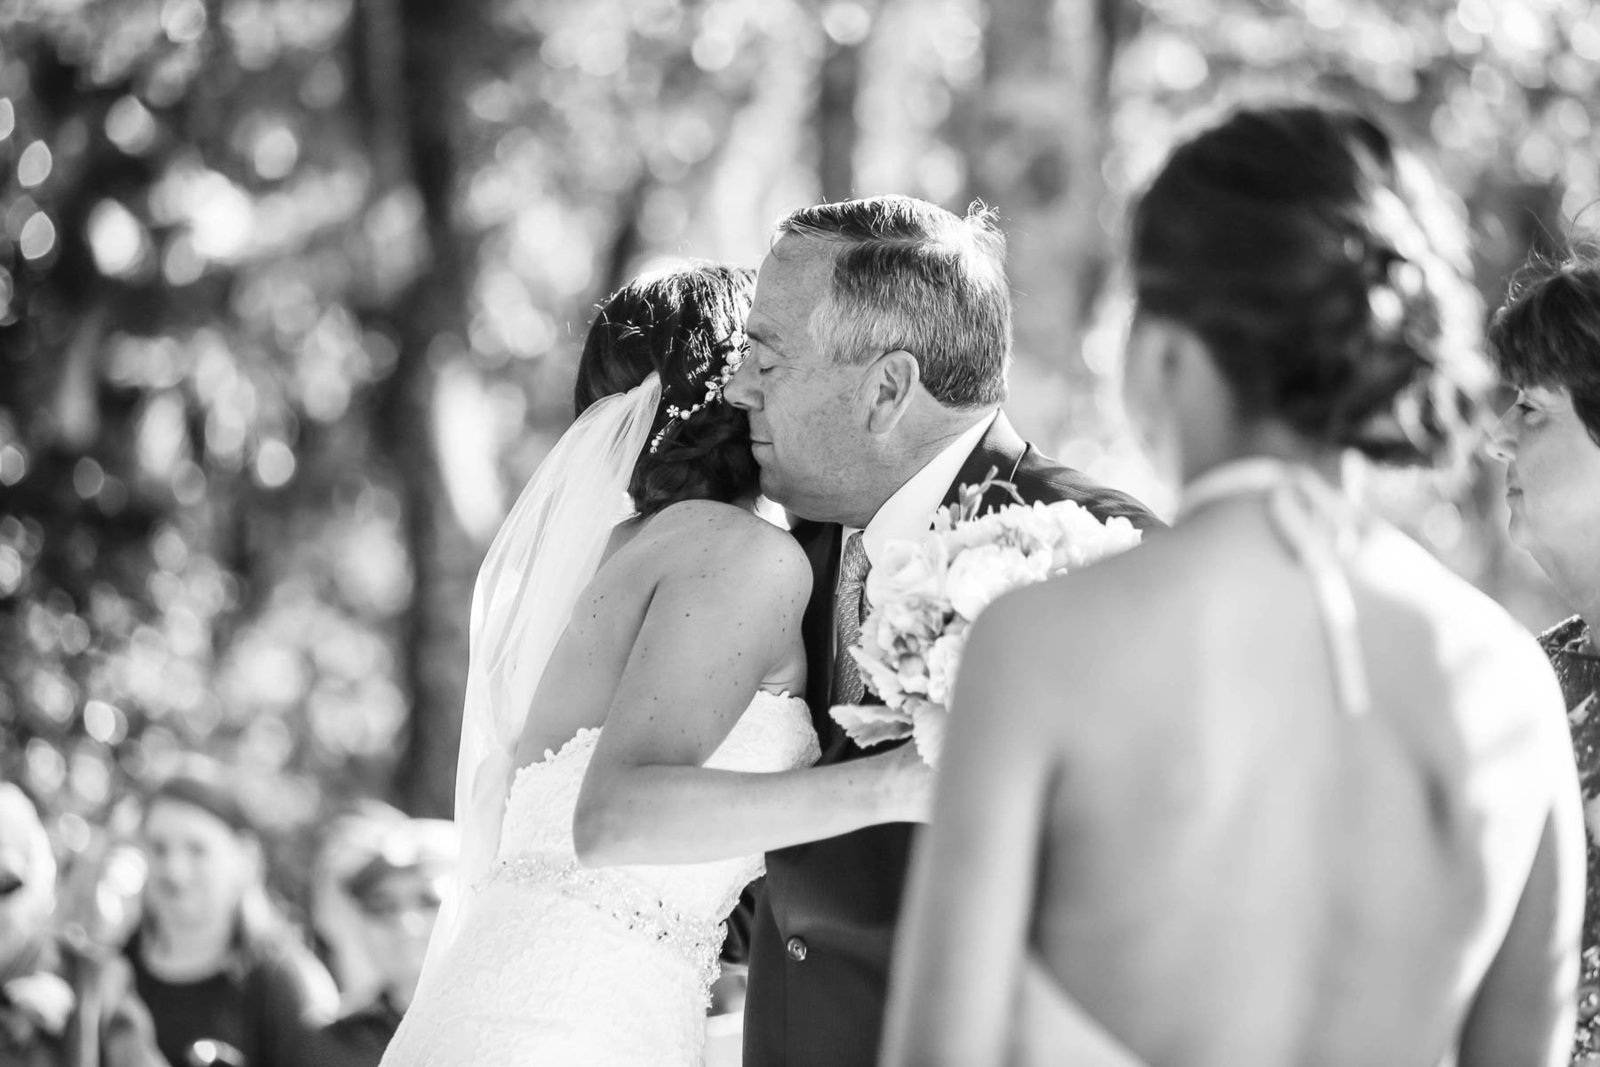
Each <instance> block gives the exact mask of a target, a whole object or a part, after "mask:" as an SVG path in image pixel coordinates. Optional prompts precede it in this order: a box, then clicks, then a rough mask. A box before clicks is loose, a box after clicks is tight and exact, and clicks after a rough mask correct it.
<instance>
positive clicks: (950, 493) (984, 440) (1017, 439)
mask: <svg viewBox="0 0 1600 1067" xmlns="http://www.w3.org/2000/svg"><path fill="white" fill-rule="evenodd" d="M1032 447H1033V446H1032V445H1030V444H1028V443H1027V442H1026V441H1024V440H1023V439H1022V436H1021V435H1020V434H1018V433H1017V431H1016V430H1015V429H1014V428H1013V427H1012V425H1011V421H1010V420H1009V419H1007V418H1006V416H1005V412H1003V411H1002V412H999V413H998V414H996V415H995V417H994V421H993V422H992V423H990V424H989V429H988V430H987V431H986V432H985V433H984V435H983V436H982V437H981V438H979V439H978V446H977V447H976V448H974V449H973V450H972V454H971V455H969V456H967V461H966V462H965V463H963V464H962V465H961V472H960V473H959V474H957V475H956V480H955V481H953V482H951V483H950V487H949V488H948V489H946V490H945V494H944V505H943V506H946V507H948V506H949V505H951V504H954V503H955V502H956V499H957V493H958V492H959V490H960V489H961V487H962V486H963V485H977V484H978V483H979V482H981V481H983V480H984V478H986V477H988V475H989V471H990V470H991V469H992V470H994V471H995V477H996V478H997V479H999V480H1000V481H1003V482H1004V481H1011V480H1012V479H1014V478H1015V477H1016V475H1017V469H1018V468H1019V467H1021V466H1022V461H1023V458H1024V457H1025V456H1026V455H1027V454H1028V450H1029V449H1030V448H1032ZM983 502H984V504H985V505H987V507H991V508H992V507H999V506H1001V505H1003V504H1009V503H1012V502H1013V501H1012V499H1011V495H1010V494H1009V493H1007V492H1006V491H1005V490H1004V489H991V490H990V491H989V492H988V493H986V494H985V495H984V498H983ZM928 519H929V521H930V522H931V521H932V519H933V516H931V515H930V516H928Z"/></svg>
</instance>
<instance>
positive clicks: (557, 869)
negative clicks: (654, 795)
mask: <svg viewBox="0 0 1600 1067" xmlns="http://www.w3.org/2000/svg"><path fill="white" fill-rule="evenodd" d="M599 734H600V731H599V730H584V731H580V732H579V734H578V735H577V736H576V737H574V738H573V739H572V740H571V741H569V742H567V744H566V745H564V746H563V747H562V748H561V750H560V751H559V752H556V753H547V754H546V758H545V759H544V760H542V761H540V762H539V763H535V764H531V765H529V766H527V767H524V768H523V769H522V770H521V771H519V772H518V774H517V776H516V779H515V781H514V782H513V784H512V787H511V792H510V796H509V797H508V799H507V802H506V813H505V822H504V827H503V830H502V834H501V846H500V853H499V856H498V857H497V859H496V862H495V866H494V868H493V870H492V871H491V873H490V875H489V877H488V879H487V880H486V881H485V883H484V885H483V886H482V887H481V891H480V893H479V894H478V897H477V900H476V903H475V905H474V909H473V912H472V914H471V915H470V916H469V917H468V918H467V920H466V925H465V926H464V927H463V929H462V931H461V935H460V936H459V937H458V938H457V939H456V941H455V943H454V944H453V946H452V948H451V951H450V952H449V953H448V954H446V955H445V956H443V957H442V958H441V959H440V961H439V966H438V967H437V968H436V969H435V970H434V972H433V973H432V974H429V975H424V976H423V981H422V983H421V987H420V988H419V989H418V993H417V998H416V999H415V1000H414V1001H413V1003H412V1005H411V1007H410V1009H409V1010H407V1012H406V1015H405V1019H404V1021H403V1022H402V1023H401V1026H400V1029H399V1031H398V1032H397V1033H396V1034H395V1038H394V1041H393V1042H392V1043H391V1044H390V1046H389V1050H388V1052H387V1054H386V1055H385V1056H384V1059H383V1064H384V1067H467V1065H474V1067H522V1065H533V1064H562V1065H572V1067H585V1065H591V1064H592V1065H602V1064H603V1065H615V1064H637V1065H659V1067H678V1065H685V1067H687V1065H698V1064H700V1063H701V1061H702V1058H703V1055H704V1046H705V1013H706V1007H707V1004H708V993H709V988H710V983H711V981H712V980H713V979H714V978H715V977H716V973H717V953H718V950H719V948H720V946H721V944H722V936H723V929H722V920H723V918H724V917H725V916H726V915H727V914H728V913H729V912H730V911H731V910H732V909H733V906H734V904H735V903H736V902H737V900H738V897H739V893H740V891H741V890H742V889H743V888H744V887H745V885H747V884H748V883H749V882H750V881H751V880H752V879H754V878H756V877H757V876H759V875H760V874H761V872H762V858H761V856H759V855H755V856H747V857H741V858H737V859H730V860H721V861H718V862H715V863H701V864H682V865H675V866H649V867H645V866H636V867H610V868H583V867H580V866H579V865H578V862H577V858H576V855H575V854H574V852H573V843H572V816H573V812H574V810H575V808H576V806H577V801H578V789H579V786H580V785H581V784H582V782H583V775H584V771H585V770H586V769H587V767H588V765H589V759H590V757H591V756H592V755H593V753H594V746H595V742H596V740H597V739H598V738H599ZM819 755H820V750H819V749H818V746H817V738H816V734H815V732H814V731H813V729H812V726H811V715H810V712H809V711H808V710H807V708H806V704H805V701H803V700H801V699H799V698H796V697H789V696H778V695H774V694H770V693H764V692H763V693H757V694H756V697H755V700H754V701H753V702H752V703H751V705H750V707H749V709H748V710H746V712H745V713H744V715H743V716H742V717H741V718H740V719H739V721H738V723H737V724H736V725H735V726H734V728H733V729H732V730H731V731H730V732H729V734H728V736H727V738H726V739H725V740H724V741H723V743H722V745H721V746H719V747H718V749H717V750H716V752H715V753H713V754H712V756H711V758H710V759H709V760H707V761H706V766H707V767H714V768H719V769H723V770H736V771H759V772H774V771H783V770H790V769H793V768H796V767H802V766H808V765H810V764H811V763H814V762H816V760H817V758H818V756H819Z"/></svg>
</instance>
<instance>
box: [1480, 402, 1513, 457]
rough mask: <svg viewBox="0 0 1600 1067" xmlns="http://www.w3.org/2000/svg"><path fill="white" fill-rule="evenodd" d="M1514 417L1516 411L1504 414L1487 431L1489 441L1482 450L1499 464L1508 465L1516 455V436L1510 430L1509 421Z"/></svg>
mask: <svg viewBox="0 0 1600 1067" xmlns="http://www.w3.org/2000/svg"><path fill="white" fill-rule="evenodd" d="M1515 415H1516V409H1514V408H1513V409H1512V410H1510V411H1508V412H1506V413H1505V414H1504V415H1502V416H1500V418H1499V419H1498V420H1497V421H1496V422H1495V424H1494V426H1492V427H1491V428H1490V430H1489V440H1488V441H1486V442H1485V443H1484V446H1483V450H1484V451H1485V452H1487V453H1488V454H1489V458H1491V459H1497V460H1499V461H1500V462H1501V463H1510V462H1511V461H1512V459H1514V458H1515V457H1516V454H1517V435H1516V432H1515V431H1514V430H1513V429H1512V428H1511V419H1512V417H1513V416H1515Z"/></svg>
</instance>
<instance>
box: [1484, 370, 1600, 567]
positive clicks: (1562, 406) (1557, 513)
mask: <svg viewBox="0 0 1600 1067" xmlns="http://www.w3.org/2000/svg"><path fill="white" fill-rule="evenodd" d="M1489 451H1490V453H1491V454H1492V455H1493V456H1494V457H1495V458H1496V459H1498V460H1500V461H1501V462H1502V463H1504V464H1505V465H1506V505H1507V507H1509V508H1510V511H1511V521H1510V534H1511V540H1512V541H1513V542H1515V543H1516V544H1517V545H1518V546H1519V547H1520V548H1522V549H1524V550H1525V551H1527V552H1528V553H1529V554H1531V555H1532V556H1533V558H1534V559H1535V560H1536V561H1537V562H1538V563H1539V565H1540V567H1542V568H1543V569H1544V570H1545V572H1546V573H1572V572H1573V571H1575V570H1592V569H1593V567H1594V563H1593V562H1592V560H1591V557H1600V444H1596V443H1595V441H1594V439H1593V438H1592V437H1590V436H1589V432H1588V429H1587V428H1586V427H1585V426H1584V424H1583V420H1581V419H1580V418H1578V413H1577V411H1576V410H1574V408H1573V406H1572V394H1571V393H1569V392H1568V391H1567V390H1565V389H1561V388H1546V387H1540V386H1529V387H1527V388H1523V389H1519V390H1517V394H1516V398H1515V399H1514V400H1513V401H1512V404H1511V407H1510V408H1508V409H1507V410H1506V413H1505V414H1504V415H1503V416H1502V417H1501V419H1500V423H1499V425H1498V426H1496V427H1495V432H1494V435H1493V438H1492V440H1491V442H1490V446H1489Z"/></svg>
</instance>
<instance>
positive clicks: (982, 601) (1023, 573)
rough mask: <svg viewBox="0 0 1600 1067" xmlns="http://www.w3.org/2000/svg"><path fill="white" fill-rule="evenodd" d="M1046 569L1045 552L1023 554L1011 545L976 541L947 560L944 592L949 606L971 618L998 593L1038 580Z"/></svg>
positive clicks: (1047, 559) (970, 619)
mask: <svg viewBox="0 0 1600 1067" xmlns="http://www.w3.org/2000/svg"><path fill="white" fill-rule="evenodd" d="M1049 573H1050V556H1049V554H1048V553H1043V552H1036V553H1034V554H1033V555H1032V556H1025V555H1023V554H1022V553H1021V552H1019V551H1017V550H1016V549H1014V548H1003V547H1001V546H999V545H978V546H977V547H976V548H969V549H968V550H967V551H965V552H963V553H961V554H960V555H959V556H957V557H955V559H954V560H953V561H952V562H951V564H950V571H949V573H948V574H947V575H946V576H945V592H946V594H947V595H948V596H949V597H950V606H951V607H953V608H955V610H956V612H957V613H958V614H960V615H961V616H962V617H963V618H965V619H967V620H968V621H972V620H975V619H976V618H977V617H978V615H979V613H980V612H982V611H983V609H984V608H986V607H988V606H989V605H990V604H991V603H992V602H993V601H994V599H995V598H996V597H998V596H999V595H1000V594H1001V593H1006V592H1009V591H1011V590H1012V589H1016V588H1018V587H1019V586H1024V585H1028V584H1030V583H1032V582H1037V581H1042V580H1043V579H1044V578H1045V577H1046V576H1048V575H1049Z"/></svg>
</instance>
